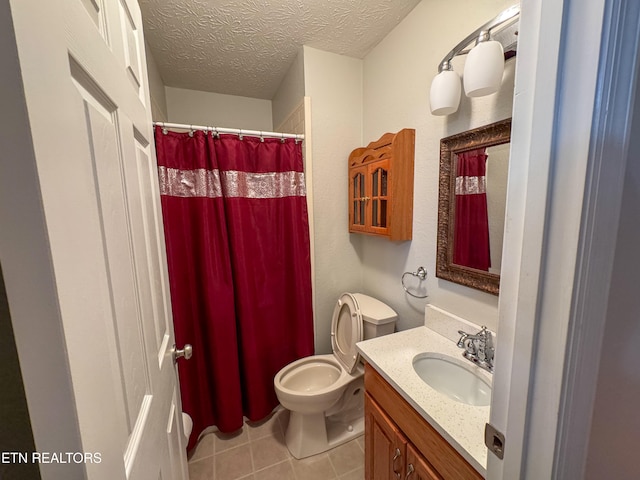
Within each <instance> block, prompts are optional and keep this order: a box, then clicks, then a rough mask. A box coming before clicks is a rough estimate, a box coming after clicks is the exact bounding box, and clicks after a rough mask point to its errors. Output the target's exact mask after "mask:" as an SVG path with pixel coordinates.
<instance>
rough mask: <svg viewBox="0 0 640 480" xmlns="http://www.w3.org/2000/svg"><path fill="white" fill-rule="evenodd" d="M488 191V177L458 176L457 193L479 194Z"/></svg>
mask: <svg viewBox="0 0 640 480" xmlns="http://www.w3.org/2000/svg"><path fill="white" fill-rule="evenodd" d="M486 192H487V184H486V177H456V195H474V194H476V195H477V194H479V193H486Z"/></svg>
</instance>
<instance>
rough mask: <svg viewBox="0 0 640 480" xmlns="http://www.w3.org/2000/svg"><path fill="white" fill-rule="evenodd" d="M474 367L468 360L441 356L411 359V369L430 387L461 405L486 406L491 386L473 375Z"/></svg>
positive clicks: (478, 376)
mask: <svg viewBox="0 0 640 480" xmlns="http://www.w3.org/2000/svg"><path fill="white" fill-rule="evenodd" d="M465 362H466V363H469V365H465ZM476 368H478V367H475V366H474V365H473V364H471V363H470V362H469V361H468V360H464V359H462V358H460V359H458V358H453V357H450V356H448V355H443V354H441V353H435V352H426V353H419V354H418V355H416V356H415V357H413V369H414V370H415V372H416V373H417V374H418V376H419V377H420V378H421V379H422V380H423V381H424V382H425V383H426V384H427V385H429V386H430V387H431V388H433V389H434V390H437V391H438V392H440V393H442V394H444V395H446V396H448V397H449V398H451V399H453V400H456V401H458V402H461V403H466V404H468V405H476V406H486V405H489V404H490V403H491V385H490V384H489V382H488V381H487V380H485V379H484V378H482V377H481V376H480V375H479V374H476V373H475V372H474V369H476Z"/></svg>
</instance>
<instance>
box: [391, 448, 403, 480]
mask: <svg viewBox="0 0 640 480" xmlns="http://www.w3.org/2000/svg"><path fill="white" fill-rule="evenodd" d="M394 453H395V455H394V456H393V459H391V468H392V469H393V473H394V474H395V475H396V478H398V479H399V478H400V475H401V473H400V472H399V471H398V470H396V460H398V458H400V457H401V456H402V453H401V452H400V449H399V448H396V451H395V452H394Z"/></svg>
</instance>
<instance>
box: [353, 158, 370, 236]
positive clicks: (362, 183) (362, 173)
mask: <svg viewBox="0 0 640 480" xmlns="http://www.w3.org/2000/svg"><path fill="white" fill-rule="evenodd" d="M366 171H367V169H366V167H361V168H355V169H352V170H351V178H350V179H349V202H350V204H351V205H350V211H349V223H350V224H351V226H352V227H356V228H357V227H362V228H363V229H364V227H365V226H366V219H367V214H366V208H367V198H368V197H367V188H366V180H367V177H366Z"/></svg>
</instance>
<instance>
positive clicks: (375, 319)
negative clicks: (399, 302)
mask: <svg viewBox="0 0 640 480" xmlns="http://www.w3.org/2000/svg"><path fill="white" fill-rule="evenodd" d="M353 296H354V297H355V299H356V301H357V302H358V306H359V307H360V313H361V314H362V327H363V332H362V337H363V340H369V339H370V338H375V337H380V336H382V335H388V334H389V333H393V330H394V329H395V326H396V320H397V319H398V314H397V313H396V312H395V311H394V310H393V309H392V308H391V307H390V306H389V305H387V304H386V303H383V302H381V301H380V300H378V299H377V298H373V297H370V296H369V295H365V294H363V293H354V294H353Z"/></svg>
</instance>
